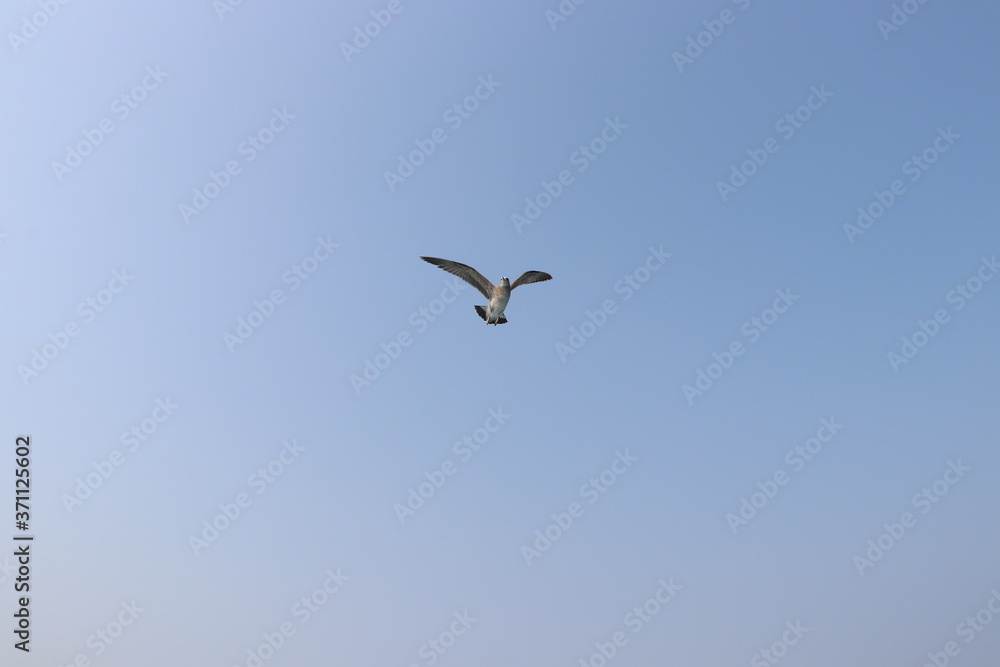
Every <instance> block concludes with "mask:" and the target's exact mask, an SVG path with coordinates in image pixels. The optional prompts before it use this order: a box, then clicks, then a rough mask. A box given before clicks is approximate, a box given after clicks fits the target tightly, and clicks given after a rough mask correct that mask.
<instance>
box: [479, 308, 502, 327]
mask: <svg viewBox="0 0 1000 667" xmlns="http://www.w3.org/2000/svg"><path fill="white" fill-rule="evenodd" d="M476 312H477V313H479V317H481V318H483V321H484V322H486V323H487V324H507V318H506V317H504V315H503V314H502V313H501V315H500V317H499V318H498V319H497V321H496V322H489V321H488V320H487V319H486V306H476Z"/></svg>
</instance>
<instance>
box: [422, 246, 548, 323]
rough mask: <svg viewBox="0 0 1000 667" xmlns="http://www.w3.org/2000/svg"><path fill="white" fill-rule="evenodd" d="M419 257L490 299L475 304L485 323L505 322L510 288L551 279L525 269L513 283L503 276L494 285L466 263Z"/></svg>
mask: <svg viewBox="0 0 1000 667" xmlns="http://www.w3.org/2000/svg"><path fill="white" fill-rule="evenodd" d="M420 259H422V260H424V261H425V262H430V263H431V264H433V265H434V266H437V267H439V268H442V269H444V270H445V271H447V272H448V273H451V274H453V275H456V276H458V277H459V278H461V279H462V280H464V281H465V282H467V283H469V284H470V285H472V286H473V287H475V288H476V289H477V290H479V291H480V292H482V294H483V296H485V297H486V298H487V299H489V300H490V303H489V305H486V306H476V312H477V313H479V317H481V318H483V320H485V322H486V324H493V325H497V324H506V323H507V318H506V317H504V316H503V311H504V308H506V307H507V302H508V301H510V293H511V290H513V289H514V288H515V287H517V286H518V285H527V284H528V283H540V282H542V281H543V280H552V276H550V275H549V274H547V273H545V272H544V271H525V272H524V273H522V274H521V277H520V278H518V279H517V280H515V281H514V283H513V284H511V282H510V281H509V280H508V279H507V278H506V277H503V278H501V279H500V284H499V285H496V286H494V285H493V283H491V282H490V281H489V280H487V279H486V277H485V276H483V274H481V273H479V271H476V270H475V269H474V268H472V267H471V266H469V265H467V264H460V263H458V262H452V261H451V260H448V259H438V258H437V257H421V258H420Z"/></svg>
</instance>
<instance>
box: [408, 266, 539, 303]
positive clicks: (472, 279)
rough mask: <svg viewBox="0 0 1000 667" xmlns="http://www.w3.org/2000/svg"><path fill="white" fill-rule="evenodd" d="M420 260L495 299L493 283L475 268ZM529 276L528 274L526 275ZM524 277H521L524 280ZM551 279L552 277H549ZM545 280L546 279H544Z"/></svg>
mask: <svg viewBox="0 0 1000 667" xmlns="http://www.w3.org/2000/svg"><path fill="white" fill-rule="evenodd" d="M420 259H422V260H424V261H425V262H430V263H431V264H433V265H434V266H437V267H439V268H442V269H444V270H445V271H447V272H448V273H451V274H453V275H456V276H458V277H459V278H461V279H462V280H464V281H465V282H467V283H469V284H470V285H472V286H473V287H475V288H476V289H477V290H479V291H480V292H482V293H483V296H485V297H486V298H487V299H492V298H493V283H491V282H490V281H489V280H487V279H486V277H485V276H483V274H481V273H479V271H476V270H475V269H474V268H472V267H471V266H469V265H468V264H460V263H459V262H453V261H451V260H449V259H438V258H437V257H421V258H420ZM529 273H538V272H537V271H530V272H529ZM524 275H525V276H526V275H528V274H527V273H526V274H524ZM523 277H524V276H521V278H523ZM549 277H551V276H549ZM542 280H544V278H543V279H542Z"/></svg>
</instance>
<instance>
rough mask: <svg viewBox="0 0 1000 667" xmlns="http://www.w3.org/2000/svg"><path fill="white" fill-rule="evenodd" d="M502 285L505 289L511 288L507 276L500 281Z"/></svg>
mask: <svg viewBox="0 0 1000 667" xmlns="http://www.w3.org/2000/svg"><path fill="white" fill-rule="evenodd" d="M500 284H501V285H503V286H504V287H510V281H509V280H508V279H507V276H504V277H503V278H501V279H500Z"/></svg>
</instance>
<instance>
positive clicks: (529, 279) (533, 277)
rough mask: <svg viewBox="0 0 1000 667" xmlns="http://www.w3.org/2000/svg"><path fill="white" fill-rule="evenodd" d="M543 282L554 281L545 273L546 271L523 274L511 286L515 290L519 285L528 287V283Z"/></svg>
mask: <svg viewBox="0 0 1000 667" xmlns="http://www.w3.org/2000/svg"><path fill="white" fill-rule="evenodd" d="M543 280H552V276H550V275H549V274H547V273H545V272H544V271H525V272H524V273H522V274H521V277H520V278H518V279H517V280H515V281H514V282H512V283H511V284H510V288H511V290H513V289H514V288H515V287H517V286H518V285H527V284H528V283H540V282H542V281H543Z"/></svg>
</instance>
